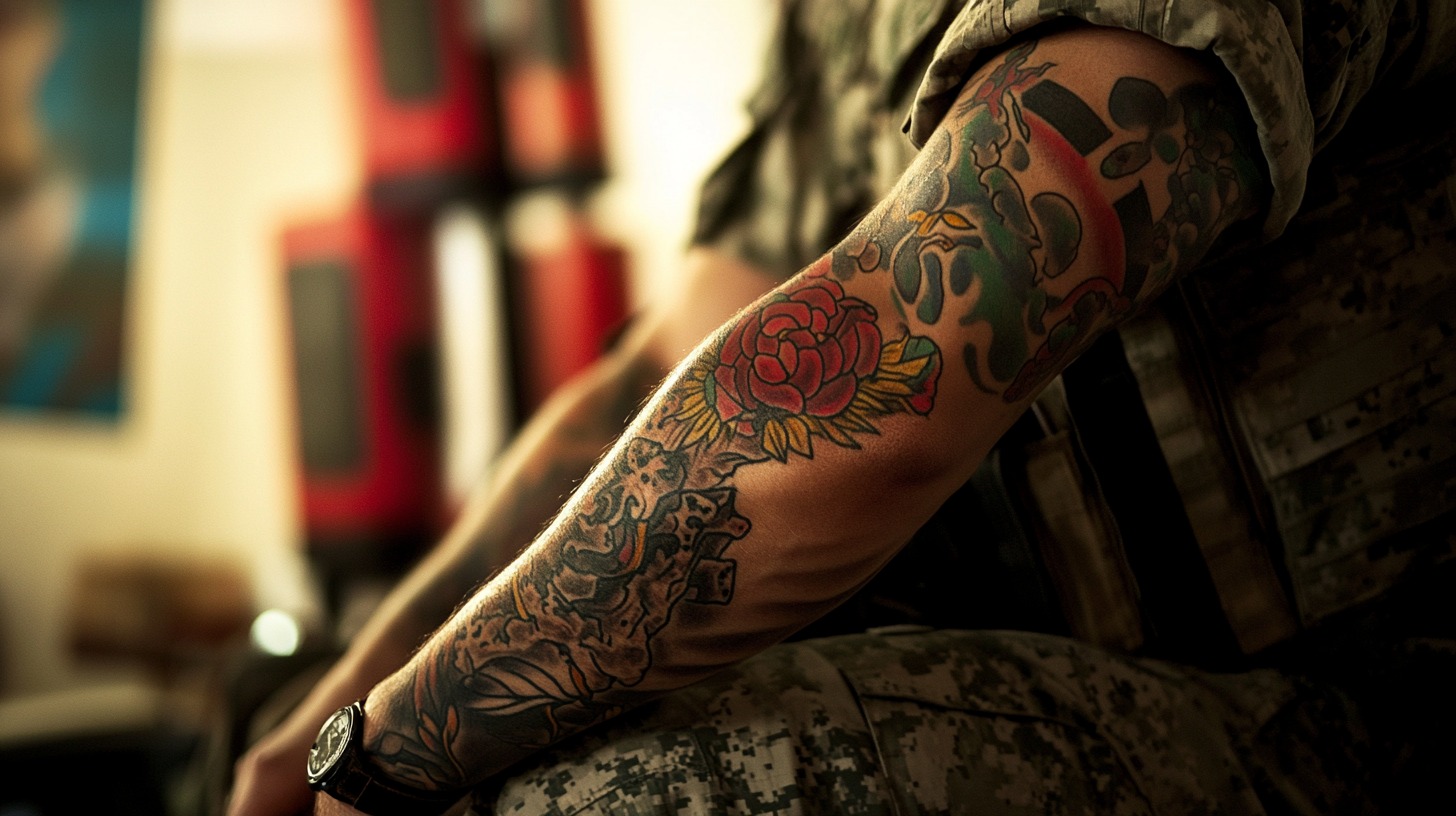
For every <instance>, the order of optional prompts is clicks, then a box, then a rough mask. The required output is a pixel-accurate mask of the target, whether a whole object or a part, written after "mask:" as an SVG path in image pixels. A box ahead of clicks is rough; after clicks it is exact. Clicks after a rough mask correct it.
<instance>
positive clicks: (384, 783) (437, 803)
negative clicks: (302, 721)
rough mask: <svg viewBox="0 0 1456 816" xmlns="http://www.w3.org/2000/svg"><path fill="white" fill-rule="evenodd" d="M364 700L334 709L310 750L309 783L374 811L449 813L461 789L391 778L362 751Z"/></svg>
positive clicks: (387, 815)
mask: <svg viewBox="0 0 1456 816" xmlns="http://www.w3.org/2000/svg"><path fill="white" fill-rule="evenodd" d="M363 739H364V702H363V701H362V700H360V701H358V702H353V703H350V704H349V705H346V706H344V707H343V708H341V709H339V710H338V711H335V712H334V713H333V714H331V715H329V718H328V719H327V720H325V721H324V727H323V728H320V729H319V733H318V737H316V738H315V739H314V743H313V747H312V748H310V749H309V752H308V786H309V787H310V788H313V789H314V790H316V791H319V792H321V793H327V794H328V795H330V796H332V797H334V798H335V799H338V800H339V801H341V802H343V803H344V804H346V805H349V806H350V807H353V808H354V809H355V810H359V811H361V812H363V813H367V814H370V816H421V814H430V816H434V814H438V813H444V812H445V811H446V810H447V809H448V808H449V807H450V806H451V805H453V804H455V803H456V802H457V801H459V800H460V797H461V796H462V795H463V794H461V793H459V792H456V793H449V792H445V791H434V790H422V789H419V788H411V787H409V786H408V785H402V784H400V783H399V782H396V781H394V780H392V779H388V778H386V777H385V776H384V774H383V773H382V772H380V771H379V770H377V769H375V768H374V767H372V766H371V765H370V764H369V762H368V760H367V758H366V757H365V756H364V751H363V745H362V743H363Z"/></svg>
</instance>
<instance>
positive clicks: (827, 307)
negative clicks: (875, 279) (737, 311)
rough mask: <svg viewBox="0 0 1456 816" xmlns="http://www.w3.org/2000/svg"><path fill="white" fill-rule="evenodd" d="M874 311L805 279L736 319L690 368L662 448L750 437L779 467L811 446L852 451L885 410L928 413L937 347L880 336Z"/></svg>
mask: <svg viewBox="0 0 1456 816" xmlns="http://www.w3.org/2000/svg"><path fill="white" fill-rule="evenodd" d="M876 318H877V315H876V314H875V309H874V307H873V306H870V305H869V304H868V303H866V302H864V301H863V300H860V299H859V298H855V297H849V296H848V295H846V294H845V292H844V288H843V287H842V286H841V285H840V284H839V283H838V282H836V281H834V280H832V279H829V278H824V277H810V278H807V279H805V280H802V281H800V282H799V283H797V284H795V285H794V286H793V288H791V289H787V290H785V291H781V292H779V293H777V294H775V295H773V296H771V297H770V298H769V299H768V300H767V301H765V302H764V304H763V305H761V306H759V307H758V309H757V310H755V311H753V312H749V313H747V314H745V315H743V316H742V317H741V318H739V320H738V322H737V323H735V324H734V325H733V328H731V329H730V330H729V331H728V334H727V335H726V336H725V337H724V338H723V343H722V345H721V346H719V348H718V354H717V358H716V359H712V360H703V361H700V362H698V363H697V364H695V365H694V366H693V367H692V368H691V369H690V370H689V371H688V374H687V377H686V378H685V380H684V383H683V388H682V389H681V391H680V393H679V394H678V395H677V399H676V400H675V402H674V403H673V404H674V408H673V411H672V416H671V418H672V419H673V420H674V421H675V422H676V423H678V424H677V428H678V432H677V433H676V434H675V435H674V436H673V437H671V438H670V439H669V440H668V443H667V447H669V448H673V449H683V450H685V449H689V448H691V447H693V446H694V445H699V444H707V445H713V444H715V443H717V442H718V441H719V440H722V439H724V438H728V439H732V438H733V437H740V438H743V439H745V440H746V439H752V440H753V442H752V443H751V444H750V445H749V446H748V447H747V448H741V449H739V450H738V451H737V452H736V454H737V455H740V456H743V455H747V456H753V455H754V454H753V453H752V452H751V451H753V450H754V449H756V450H760V451H762V452H763V453H766V454H768V456H770V457H772V458H774V459H777V460H778V461H780V462H786V461H788V457H789V455H790V454H798V455H800V456H805V457H812V456H813V455H814V440H816V439H821V440H828V441H830V442H832V443H834V444H835V445H838V446H840V447H845V448H858V447H859V443H858V442H856V441H855V436H856V435H858V434H873V433H876V432H877V431H876V425H877V420H878V419H879V418H880V417H884V416H889V415H890V414H898V413H911V414H919V415H922V416H923V415H925V414H928V413H930V411H931V408H932V407H933V406H934V404H935V388H936V380H937V379H938V378H939V377H940V349H938V348H936V345H935V343H933V342H931V340H930V339H929V338H927V337H915V336H912V335H910V334H908V333H906V334H904V335H903V336H901V337H900V338H899V339H896V340H888V339H886V338H885V337H884V336H883V335H881V334H880V328H879V325H878V324H877V323H876Z"/></svg>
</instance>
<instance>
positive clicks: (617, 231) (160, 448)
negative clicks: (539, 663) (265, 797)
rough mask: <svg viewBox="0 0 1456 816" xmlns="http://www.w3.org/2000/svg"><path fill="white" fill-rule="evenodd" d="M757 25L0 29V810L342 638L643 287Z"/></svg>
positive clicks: (555, 22)
mask: <svg viewBox="0 0 1456 816" xmlns="http://www.w3.org/2000/svg"><path fill="white" fill-rule="evenodd" d="M771 2H772V0H732V2H717V3H682V2H674V1H673V0H429V2H424V1H423V0H0V555H3V559H0V564H3V566H0V762H5V763H6V766H7V767H8V768H9V769H10V770H7V774H6V775H8V776H10V777H11V778H12V779H19V778H20V776H22V775H24V771H25V768H26V767H28V766H25V765H23V764H22V765H20V766H17V765H16V764H14V763H16V762H18V761H21V760H20V759H18V758H21V757H23V758H24V760H23V761H24V762H31V763H41V764H38V765H36V767H37V768H41V767H44V763H47V762H53V761H55V760H56V758H57V757H67V756H72V757H74V754H68V753H67V752H75V751H78V750H92V751H94V750H99V749H97V748H96V746H97V745H103V744H104V745H108V746H110V747H109V748H107V749H106V750H112V751H120V752H122V753H120V754H116V756H113V757H112V758H111V759H110V760H108V761H109V762H111V763H112V764H113V765H116V764H117V763H120V765H119V767H123V768H124V767H126V765H125V762H124V761H123V759H124V758H125V757H127V756H133V755H135V756H133V758H134V759H135V758H136V757H140V759H136V761H139V762H143V763H152V764H153V765H157V764H158V763H159V762H160V763H161V765H162V766H166V767H172V764H171V760H172V759H176V760H177V761H178V763H181V762H182V761H183V759H185V758H186V757H190V756H192V754H193V753H194V751H193V749H195V748H196V746H197V744H198V741H199V740H203V739H205V738H206V733H207V731H208V729H209V728H210V727H212V724H213V723H214V720H212V719H210V718H212V717H214V716H215V713H216V710H215V705H216V695H217V693H218V688H219V683H221V682H223V681H222V678H225V677H226V676H227V673H228V671H229V667H230V666H235V665H236V661H237V660H238V659H239V657H238V655H239V654H240V653H244V654H246V653H272V654H275V655H279V656H286V655H289V654H291V653H297V652H299V651H300V650H303V649H306V648H307V647H308V645H309V644H310V643H312V642H315V641H317V640H320V639H321V640H323V641H328V640H329V639H330V638H332V637H334V636H335V633H336V632H338V631H340V629H339V627H342V631H347V629H348V626H349V625H350V621H351V620H355V619H357V618H358V617H360V616H362V615H364V614H366V613H367V610H368V608H369V606H370V605H371V603H372V602H374V601H375V600H377V598H378V597H379V593H380V592H382V590H383V587H385V586H386V585H387V583H388V580H389V576H391V575H393V574H395V573H396V571H397V570H398V569H399V568H400V567H401V565H402V564H404V563H406V562H408V561H409V560H412V559H413V558H414V557H416V556H417V555H418V554H419V552H420V550H421V549H422V548H424V547H426V546H428V544H429V543H430V541H432V540H433V538H434V537H435V536H436V535H438V533H439V532H440V530H441V529H442V528H443V526H444V525H445V524H447V523H448V521H449V518H450V516H451V514H452V513H453V511H454V510H455V509H456V508H458V506H459V503H460V501H461V500H462V498H463V496H464V495H465V494H466V493H467V492H468V491H469V489H470V487H471V486H472V485H473V484H475V483H476V482H478V480H479V479H480V478H481V477H482V476H483V475H484V474H485V473H486V472H487V470H488V464H489V462H490V460H491V458H492V456H493V455H494V454H495V452H496V451H497V450H498V449H499V447H500V445H501V444H502V443H503V441H504V440H505V439H506V438H508V436H509V434H510V432H511V430H512V429H513V428H514V427H515V426H516V425H517V424H518V423H519V422H520V421H521V420H522V419H523V418H524V417H526V416H528V415H529V413H530V412H531V411H532V410H533V409H534V408H535V407H536V406H537V405H538V404H539V402H540V400H541V399H542V398H543V397H544V395H545V394H546V393H547V392H549V390H550V389H551V388H552V387H554V386H555V385H556V384H557V383H559V382H560V381H561V380H562V379H564V378H565V377H568V376H569V375H570V374H571V373H572V372H573V371H574V370H576V369H578V368H580V367H581V366H583V365H585V364H586V363H587V362H589V361H590V359H591V358H592V357H593V356H594V355H595V354H596V353H598V351H599V350H600V349H601V347H602V344H603V343H605V342H608V341H609V339H610V337H611V336H612V334H613V332H615V331H617V330H618V329H619V328H620V327H621V325H622V322H623V321H624V320H625V319H627V317H628V316H629V315H630V314H631V312H632V310H633V308H634V307H635V306H636V305H637V304H639V303H641V302H642V300H643V299H644V297H645V296H646V294H647V293H648V292H650V291H652V290H653V289H654V288H655V287H660V286H666V285H671V282H672V280H673V275H674V273H675V263H676V259H677V258H678V256H679V254H680V253H681V250H682V248H683V246H684V244H685V241H686V240H687V236H688V231H689V229H690V227H691V221H692V218H691V216H692V213H693V211H694V207H695V201H696V186H697V184H698V183H699V182H700V180H701V179H702V177H703V176H704V174H705V173H706V172H707V171H708V170H709V169H710V168H711V166H712V164H713V163H714V162H715V161H716V160H717V159H718V158H719V157H720V155H721V154H722V153H723V151H725V150H726V149H727V148H728V147H729V146H730V145H731V144H732V143H733V141H734V139H735V138H736V137H737V136H739V135H741V133H742V131H743V129H744V128H746V126H747V121H746V117H745V116H744V114H743V113H742V101H743V100H744V99H745V98H746V96H747V94H748V92H749V90H750V83H751V82H752V81H753V79H754V75H755V71H756V68H757V66H758V63H759V58H760V50H761V48H762V45H763V43H764V41H765V39H766V37H767V35H768V33H769V32H768V31H767V30H766V28H767V25H768V20H769V18H770V16H771V15H770V12H771V9H770V5H771ZM159 733H164V734H165V735H166V736H165V737H164V738H159V737H158V736H157V735H158V734H159ZM107 740H110V741H109V742H108V741H107ZM159 744H161V745H162V747H161V748H158V747H157V746H158V745H159ZM78 745H84V746H89V747H86V748H78V747H77V746H78ZM138 745H143V746H144V749H141V750H138V749H137V746H138ZM128 751H130V752H131V753H126V752H128ZM118 757H121V759H119V758H118ZM158 757H161V759H160V760H159V759H158ZM66 764H67V765H68V766H71V767H74V759H69V760H66ZM12 770H13V771H16V773H13V774H12V773H11V772H10V771H12ZM162 776H164V777H165V776H166V774H162ZM17 784H18V783H15V782H11V783H0V813H3V814H5V816H15V814H28V813H42V812H60V811H57V810H54V808H53V807H52V806H50V805H47V804H46V803H45V802H41V801H40V799H38V798H37V797H36V796H34V795H30V794H25V793H24V791H20V788H18V787H16V786H17ZM168 785H172V787H171V788H168V787H167V786H168ZM175 788H176V784H175V782H165V784H163V785H161V787H160V790H161V793H160V794H159V795H161V796H162V797H163V800H164V804H165V805H166V807H167V808H169V809H172V810H178V809H179V808H181V807H182V806H181V804H179V803H181V802H182V801H183V800H185V799H186V797H185V796H182V795H181V794H179V793H178V792H177V790H176V789H175ZM17 791H20V792H17ZM148 795H150V794H148ZM27 796H29V798H27ZM148 807H150V806H148ZM148 807H142V808H141V809H138V810H136V811H135V812H156V808H150V809H148ZM48 808H49V809H48ZM112 812H133V811H131V810H126V809H124V808H123V809H121V810H114V811H112Z"/></svg>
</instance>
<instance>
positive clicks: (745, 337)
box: [725, 313, 761, 365]
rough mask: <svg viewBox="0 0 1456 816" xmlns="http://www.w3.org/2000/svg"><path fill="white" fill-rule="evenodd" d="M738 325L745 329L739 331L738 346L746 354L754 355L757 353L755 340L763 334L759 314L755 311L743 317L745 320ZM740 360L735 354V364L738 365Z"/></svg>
mask: <svg viewBox="0 0 1456 816" xmlns="http://www.w3.org/2000/svg"><path fill="white" fill-rule="evenodd" d="M738 325H739V327H740V328H742V329H743V331H741V332H739V334H738V348H739V349H740V350H741V351H742V352H743V354H744V355H746V356H748V357H752V356H753V355H754V354H756V353H757V352H755V350H754V346H755V341H756V340H757V339H758V337H759V335H760V334H761V332H760V328H761V324H760V323H759V319H758V314H757V313H754V314H751V315H748V316H747V317H745V318H744V319H743V322H742V323H739V324H738ZM725 361H726V360H725ZM739 362H740V361H739V359H738V357H736V356H735V357H734V359H733V364H734V365H737V364H738V363H739Z"/></svg>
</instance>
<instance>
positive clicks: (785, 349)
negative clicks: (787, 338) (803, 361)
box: [779, 342, 799, 376]
mask: <svg viewBox="0 0 1456 816" xmlns="http://www.w3.org/2000/svg"><path fill="white" fill-rule="evenodd" d="M779 362H780V363H782V364H783V366H784V372H785V376H791V375H792V374H793V373H794V371H796V370H797V369H798V368H799V349H798V347H796V346H795V345H794V344H793V343H792V342H789V343H780V344H779Z"/></svg>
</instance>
